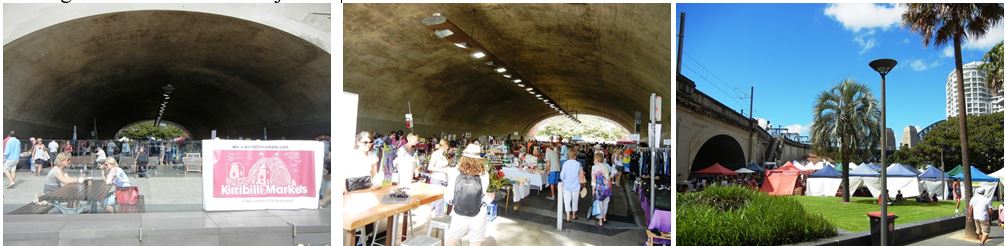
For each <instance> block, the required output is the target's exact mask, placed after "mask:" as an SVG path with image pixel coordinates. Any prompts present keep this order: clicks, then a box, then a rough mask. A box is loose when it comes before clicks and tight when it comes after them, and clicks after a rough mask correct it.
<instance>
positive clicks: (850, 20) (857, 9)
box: [824, 3, 907, 54]
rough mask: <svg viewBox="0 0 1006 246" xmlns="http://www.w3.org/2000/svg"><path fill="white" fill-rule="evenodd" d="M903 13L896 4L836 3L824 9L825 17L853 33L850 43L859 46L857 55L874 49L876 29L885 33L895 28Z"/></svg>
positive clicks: (903, 9)
mask: <svg viewBox="0 0 1006 246" xmlns="http://www.w3.org/2000/svg"><path fill="white" fill-rule="evenodd" d="M904 12H905V8H904V7H902V6H899V5H896V4H895V5H891V4H869V3H836V4H829V5H828V7H826V8H825V9H824V14H825V15H827V16H829V17H831V18H832V19H834V20H836V21H838V22H839V23H841V24H842V27H843V28H845V29H847V30H850V31H852V32H853V35H854V36H853V38H852V41H853V42H855V43H856V44H857V45H859V54H863V53H866V52H867V51H870V50H871V49H873V47H876V46H877V38H876V36H877V35H876V34H877V29H881V30H885V31H886V30H887V29H889V28H891V27H894V26H897V25H898V24H900V23H901V14H902V13H904ZM906 40H907V39H906Z"/></svg>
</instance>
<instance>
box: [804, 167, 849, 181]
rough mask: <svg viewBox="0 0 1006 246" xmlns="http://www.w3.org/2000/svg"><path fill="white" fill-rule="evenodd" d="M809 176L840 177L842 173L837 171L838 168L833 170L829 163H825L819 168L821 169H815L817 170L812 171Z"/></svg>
mask: <svg viewBox="0 0 1006 246" xmlns="http://www.w3.org/2000/svg"><path fill="white" fill-rule="evenodd" d="M810 177H811V178H841V177H842V173H841V172H839V171H838V170H835V168H833V167H831V166H829V165H825V166H824V168H821V170H817V172H814V173H813V174H811V175H810Z"/></svg>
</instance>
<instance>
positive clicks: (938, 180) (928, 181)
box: [919, 165, 947, 197]
mask: <svg viewBox="0 0 1006 246" xmlns="http://www.w3.org/2000/svg"><path fill="white" fill-rule="evenodd" d="M946 178H947V176H946V174H944V173H943V171H940V169H939V168H936V167H935V166H933V165H929V166H926V170H925V171H923V172H922V174H919V187H920V188H922V189H923V190H926V191H928V192H929V194H935V195H937V196H939V197H944V194H946V190H947V189H946V183H947V182H946V180H945V179H946Z"/></svg>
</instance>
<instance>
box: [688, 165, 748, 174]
mask: <svg viewBox="0 0 1006 246" xmlns="http://www.w3.org/2000/svg"><path fill="white" fill-rule="evenodd" d="M692 174H695V175H707V176H737V172H734V171H733V170H730V169H727V168H725V167H723V166H722V165H720V164H719V163H716V164H713V165H712V166H709V167H707V168H704V169H702V170H698V171H695V172H693V173H692Z"/></svg>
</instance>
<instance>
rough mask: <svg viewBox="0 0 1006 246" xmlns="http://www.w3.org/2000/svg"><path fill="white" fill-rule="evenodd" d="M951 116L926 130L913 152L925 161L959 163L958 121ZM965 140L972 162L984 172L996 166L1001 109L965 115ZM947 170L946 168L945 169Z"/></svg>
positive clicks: (948, 165) (1000, 147)
mask: <svg viewBox="0 0 1006 246" xmlns="http://www.w3.org/2000/svg"><path fill="white" fill-rule="evenodd" d="M954 120H955V119H954V118H951V119H948V120H947V121H944V122H941V123H939V124H937V125H936V126H934V127H933V129H932V130H930V131H929V133H928V134H926V137H925V138H924V139H922V143H920V144H919V145H918V146H917V147H915V148H914V150H913V151H914V152H915V153H913V154H914V155H915V156H917V158H919V159H922V160H923V161H924V162H932V163H937V164H938V163H941V162H943V163H946V166H945V167H943V168H944V169H946V168H952V167H954V166H956V165H958V164H961V163H962V162H961V154H960V152H958V151H955V150H957V149H958V148H960V145H959V144H960V141H959V139H958V135H957V133H958V131H959V128H958V124H957V123H956V122H954ZM967 122H968V126H970V127H969V128H968V144H969V145H970V146H971V148H969V150H970V151H971V153H969V154H970V156H971V163H973V165H974V166H975V167H976V168H978V169H980V170H983V171H985V172H991V171H996V170H998V169H997V168H996V167H1000V165H1001V163H1002V160H1000V158H1002V157H1003V145H1002V143H1003V128H1002V125H1003V113H996V114H987V115H981V116H976V115H969V116H968V118H967ZM944 171H946V170H944Z"/></svg>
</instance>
